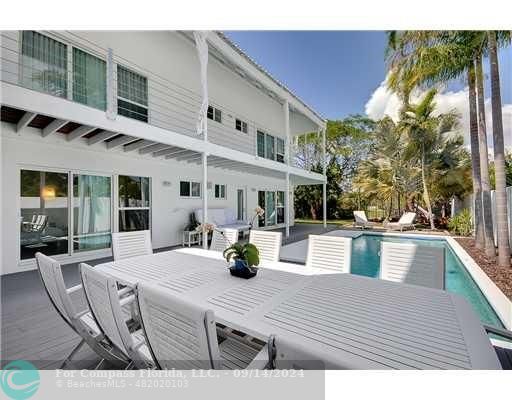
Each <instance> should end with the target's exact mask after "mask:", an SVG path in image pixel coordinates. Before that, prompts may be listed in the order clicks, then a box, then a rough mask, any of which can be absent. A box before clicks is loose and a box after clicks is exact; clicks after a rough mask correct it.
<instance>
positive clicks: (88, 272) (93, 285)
mask: <svg viewBox="0 0 512 400" xmlns="http://www.w3.org/2000/svg"><path fill="white" fill-rule="evenodd" d="M80 276H81V277H82V283H83V286H84V290H85V295H86V298H87V301H88V302H89V307H90V308H91V311H92V315H93V317H94V319H95V321H96V322H97V324H98V325H99V326H100V328H101V329H102V330H103V332H104V333H105V335H106V336H107V338H108V340H110V342H111V343H112V344H113V345H114V346H115V347H116V348H117V350H118V351H120V352H121V353H122V354H123V355H124V357H126V358H127V359H128V360H130V364H129V366H132V365H134V366H135V367H137V368H148V367H151V366H152V357H151V354H150V353H149V349H148V347H147V345H146V340H145V338H144V334H143V332H142V329H139V330H137V331H135V332H130V330H129V328H128V325H127V324H126V320H125V318H124V314H123V311H122V307H123V306H124V305H126V304H131V303H133V302H134V301H135V294H134V293H133V290H132V289H131V288H128V287H125V288H124V289H121V290H118V287H117V282H116V280H115V279H112V278H110V277H108V276H107V275H105V274H103V273H101V272H98V271H95V270H94V268H93V267H91V266H90V265H88V264H85V263H81V264H80Z"/></svg>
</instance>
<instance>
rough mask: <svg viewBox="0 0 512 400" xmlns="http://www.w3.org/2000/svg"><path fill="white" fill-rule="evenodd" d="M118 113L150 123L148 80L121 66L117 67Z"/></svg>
mask: <svg viewBox="0 0 512 400" xmlns="http://www.w3.org/2000/svg"><path fill="white" fill-rule="evenodd" d="M117 112H118V114H119V115H124V116H125V117H129V118H133V119H137V120H139V121H144V122H148V80H147V78H146V77H144V76H142V75H139V74H137V73H135V72H133V71H130V70H129V69H126V68H124V67H122V66H120V65H118V66H117Z"/></svg>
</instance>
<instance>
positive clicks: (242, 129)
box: [235, 118, 247, 133]
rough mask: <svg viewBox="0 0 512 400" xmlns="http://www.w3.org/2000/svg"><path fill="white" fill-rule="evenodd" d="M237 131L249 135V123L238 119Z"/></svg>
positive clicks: (236, 121) (236, 122)
mask: <svg viewBox="0 0 512 400" xmlns="http://www.w3.org/2000/svg"><path fill="white" fill-rule="evenodd" d="M235 129H236V130H237V131H240V132H243V133H247V122H245V121H242V120H241V119H238V118H237V119H236V120H235Z"/></svg>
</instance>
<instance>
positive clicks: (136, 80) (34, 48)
mask: <svg viewBox="0 0 512 400" xmlns="http://www.w3.org/2000/svg"><path fill="white" fill-rule="evenodd" d="M176 34H178V35H179V33H176ZM1 39H2V40H1V72H2V74H1V80H2V81H3V82H6V83H10V84H13V85H17V86H21V87H23V88H27V89H30V90H34V91H37V92H41V93H45V94H48V95H51V96H54V97H57V98H62V99H63V100H65V101H71V102H74V103H80V104H82V105H85V106H87V107H89V108H91V109H93V110H96V111H97V110H99V111H102V112H104V113H105V118H106V119H108V120H110V121H115V120H116V119H123V118H130V119H132V120H136V121H138V122H140V123H141V124H149V125H152V126H155V127H158V128H162V129H164V130H167V131H171V132H174V133H178V134H180V135H185V136H188V137H192V138H195V139H202V137H201V136H199V135H198V134H197V131H196V125H197V120H198V111H199V109H200V106H201V95H200V94H199V90H197V87H196V88H190V87H186V84H180V83H178V82H175V81H172V80H170V79H168V78H166V77H164V76H162V75H161V74H158V73H155V72H153V71H151V70H148V69H147V68H145V67H144V66H141V65H139V64H137V63H135V62H133V61H131V60H129V59H127V58H125V57H121V56H120V55H117V54H116V53H115V51H113V50H112V49H109V48H103V47H101V46H99V45H95V44H94V43H92V42H88V43H87V45H85V44H84V42H83V41H79V40H76V42H73V41H71V40H70V39H69V35H65V34H63V35H62V37H61V36H60V35H59V33H55V32H52V33H46V32H44V33H39V32H34V31H22V32H16V31H10V32H2V35H1ZM147 57H151V54H148V55H147ZM194 67H195V68H198V67H197V66H194ZM239 78H240V77H238V76H236V77H234V79H239ZM197 80H198V81H199V74H198V77H197ZM196 86H197V85H196ZM255 90H256V89H255ZM248 101H249V100H248ZM267 102H271V103H272V104H274V103H275V106H276V107H281V108H282V104H280V103H279V100H278V99H272V98H267ZM255 107H257V104H255ZM242 109H247V107H243V108H242ZM288 116H289V117H288V118H290V120H291V122H292V125H293V119H294V118H298V119H304V116H302V115H299V114H298V113H297V112H295V111H294V110H290V111H289V112H288ZM275 119H276V118H275V116H269V120H268V121H265V120H254V118H251V117H250V116H248V115H245V114H244V113H242V112H238V111H236V110H233V109H232V108H230V107H227V106H226V105H224V104H221V102H216V101H215V99H214V98H212V99H210V100H209V107H208V142H209V143H213V144H216V145H219V146H223V147H227V148H229V149H233V150H236V151H239V152H242V153H246V154H250V155H252V156H255V157H258V158H263V159H265V161H267V160H271V161H274V162H275V163H282V164H289V165H292V166H296V167H299V168H301V169H306V170H311V167H312V164H310V163H303V162H301V161H300V158H301V154H296V146H294V143H296V142H297V140H296V137H295V135H297V134H298V133H306V132H297V131H296V129H295V132H292V133H291V137H290V139H288V138H287V137H286V134H285V129H284V125H285V124H284V123H283V124H282V125H283V128H282V129H276V128H275V126H276V121H275ZM283 121H284V117H282V119H281V120H280V121H279V123H278V124H277V125H279V124H281V122H283ZM295 125H297V124H295ZM270 126H274V128H271V127H270ZM312 126H313V127H314V124H312ZM141 129H143V126H141ZM126 144H128V143H126ZM277 166H278V165H277V164H276V167H277Z"/></svg>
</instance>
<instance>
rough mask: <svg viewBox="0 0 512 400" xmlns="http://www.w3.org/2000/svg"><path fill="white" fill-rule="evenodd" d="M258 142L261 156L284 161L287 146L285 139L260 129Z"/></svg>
mask: <svg viewBox="0 0 512 400" xmlns="http://www.w3.org/2000/svg"><path fill="white" fill-rule="evenodd" d="M256 142H257V146H256V147H257V153H258V156H259V157H264V158H268V159H269V160H274V161H277V162H280V163H284V149H285V146H284V140H283V139H281V138H278V137H274V136H272V135H269V134H268V133H265V132H262V131H258V132H257V139H256Z"/></svg>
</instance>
